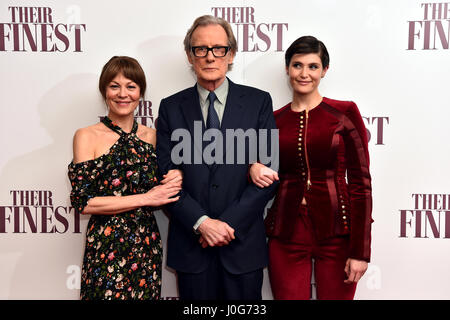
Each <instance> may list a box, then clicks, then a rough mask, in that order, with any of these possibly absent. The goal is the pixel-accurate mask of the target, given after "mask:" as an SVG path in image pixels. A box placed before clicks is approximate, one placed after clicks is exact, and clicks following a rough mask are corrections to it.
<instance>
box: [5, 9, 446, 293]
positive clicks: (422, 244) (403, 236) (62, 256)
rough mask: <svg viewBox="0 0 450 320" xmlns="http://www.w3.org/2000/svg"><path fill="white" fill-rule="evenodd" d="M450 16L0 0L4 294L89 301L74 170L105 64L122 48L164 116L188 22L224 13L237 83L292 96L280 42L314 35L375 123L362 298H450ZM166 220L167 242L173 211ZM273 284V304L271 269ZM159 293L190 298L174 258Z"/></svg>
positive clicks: (331, 88)
mask: <svg viewBox="0 0 450 320" xmlns="http://www.w3.org/2000/svg"><path fill="white" fill-rule="evenodd" d="M35 6H38V7H39V8H35ZM30 7H33V8H34V9H30ZM243 7H245V9H239V8H243ZM233 8H235V9H233ZM236 8H238V9H236ZM449 10H450V4H448V5H447V4H446V3H442V4H439V2H438V3H436V4H434V5H431V4H430V5H428V4H423V3H422V1H420V0H401V1H387V0H376V1H375V0H364V1H361V0H344V1H336V0H315V1H306V0H305V1H299V0H284V1H278V2H276V3H275V2H273V1H261V0H259V1H257V0H253V1H251V0H248V1H244V0H241V1H236V0H220V1H219V0H202V1H181V0H173V1H139V0H129V1H126V2H119V1H117V2H112V1H103V0H102V1H88V0H77V1H68V0H65V1H56V0H53V1H51V0H46V1H39V2H36V1H24V0H22V1H18V0H17V1H15V0H2V1H1V2H0V70H1V73H0V90H1V91H0V92H1V102H0V106H1V107H0V143H1V144H0V150H1V152H0V274H1V275H2V277H1V280H0V299H78V296H79V287H80V283H79V281H80V279H79V278H80V267H81V260H82V254H83V250H84V234H85V228H86V224H87V221H88V217H85V216H83V217H77V216H75V215H74V213H73V209H72V208H71V207H70V201H69V197H68V195H69V192H70V185H69V181H68V178H67V164H68V163H69V162H70V161H71V157H72V137H73V133H74V132H75V130H76V129H77V128H80V127H84V126H87V125H90V124H93V123H95V122H97V121H98V119H99V116H102V115H104V114H105V112H106V109H105V106H104V104H103V102H102V99H101V97H100V94H99V93H98V89H97V81H98V77H99V74H100V71H101V68H102V66H103V65H104V64H105V63H106V61H108V59H109V58H110V57H111V56H113V55H129V56H132V57H135V58H137V59H138V60H139V61H140V63H141V64H142V66H143V68H144V70H145V73H146V75H147V79H148V83H149V88H148V93H147V95H146V97H145V100H146V103H145V105H143V106H142V108H141V110H140V111H139V114H138V116H140V118H139V119H140V120H141V121H143V122H145V121H146V123H147V125H149V126H152V123H153V120H154V119H156V116H157V113H158V106H159V102H160V100H161V99H162V98H164V97H166V96H168V95H171V94H173V93H175V92H177V91H179V90H181V89H184V88H186V87H188V86H192V85H193V84H194V81H195V80H194V77H193V75H192V73H191V71H190V69H189V64H188V62H187V59H186V57H185V54H184V52H183V45H182V41H183V38H184V35H185V32H186V31H187V29H188V28H189V26H190V25H191V24H192V22H193V20H194V19H195V18H196V17H198V16H200V15H203V14H216V15H219V16H221V15H222V14H223V13H224V12H225V13H228V12H229V14H227V15H226V16H225V18H227V19H228V20H230V22H231V24H232V26H233V28H234V30H235V33H236V35H237V38H238V46H239V51H238V53H237V57H236V59H235V63H234V69H233V71H231V72H229V74H228V76H229V77H230V78H231V79H232V80H233V81H235V82H237V83H242V84H246V85H251V86H255V87H258V88H261V89H263V90H266V91H269V92H270V93H271V95H272V98H273V103H274V109H275V110H276V109H278V108H280V107H282V106H284V105H285V104H286V103H288V102H289V101H290V98H291V91H290V88H289V86H288V80H287V78H286V75H285V71H284V50H286V49H287V47H288V46H289V44H290V43H291V42H292V41H293V40H295V39H296V38H298V37H299V36H302V35H314V36H316V37H317V38H319V39H320V40H322V41H323V42H324V43H325V44H326V46H327V48H328V51H329V52H330V56H331V62H330V70H329V71H328V73H327V76H326V77H325V79H323V80H322V84H321V89H320V92H321V93H322V95H324V96H326V97H329V98H333V99H340V100H353V101H355V102H356V103H357V105H358V107H359V109H360V111H361V114H362V115H363V117H364V119H365V121H366V126H367V129H368V130H369V132H370V136H371V140H370V143H369V144H370V147H369V148H370V156H371V173H372V177H373V198H374V208H373V218H374V220H375V222H374V224H373V241H372V262H371V263H370V265H369V270H368V272H367V273H366V275H365V276H364V277H363V279H362V280H361V282H360V284H359V286H358V290H357V293H356V298H357V299H449V298H450V290H448V288H449V285H450V274H449V273H448V270H449V267H450V254H449V252H450V250H449V249H450V240H449V238H450V196H449V194H450V183H449V181H450V170H449V166H448V158H449V156H450V151H449V147H448V145H447V140H448V138H450V132H449V131H450V129H449V126H448V124H447V122H448V118H449V116H450V110H449V107H450V102H449V101H450V100H449V98H448V76H449V74H450V63H449V62H450V60H449V58H450V54H449V50H448V47H449V45H448V43H449V36H450V11H449ZM71 25H75V26H71ZM150 105H151V107H150ZM423 195H426V196H423ZM157 220H158V224H159V227H160V231H161V234H162V237H163V241H164V244H165V241H166V238H167V224H168V220H167V218H166V216H165V215H164V214H163V213H161V212H159V213H157ZM263 289H264V292H263V297H264V298H265V299H271V298H272V294H271V291H270V284H269V282H268V278H267V272H266V278H265V282H264V288H263ZM162 295H163V297H164V298H166V299H171V298H173V297H177V296H178V293H177V289H176V283H175V276H174V273H173V272H172V271H171V270H169V269H167V268H166V267H165V268H164V271H163V290H162Z"/></svg>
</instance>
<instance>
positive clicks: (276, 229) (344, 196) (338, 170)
mask: <svg viewBox="0 0 450 320" xmlns="http://www.w3.org/2000/svg"><path fill="white" fill-rule="evenodd" d="M274 116H275V121H276V124H277V127H278V129H279V139H280V171H279V173H280V186H279V189H278V192H277V195H276V197H275V200H274V202H273V205H272V207H271V208H270V209H269V210H268V213H267V217H266V220H265V224H266V231H267V235H268V236H269V237H279V238H282V239H285V240H289V239H290V237H291V236H292V234H293V232H294V229H293V226H294V223H293V221H294V219H295V218H296V215H298V214H299V211H298V210H299V207H300V203H301V200H302V199H303V197H305V198H306V202H307V208H308V210H307V212H308V214H309V215H310V216H311V220H312V224H313V228H314V232H315V235H316V237H317V239H318V240H323V239H326V238H330V237H335V236H342V235H349V236H350V252H349V258H354V259H359V260H365V261H370V242H371V223H372V222H373V220H372V217H371V213H372V187H371V177H370V173H369V152H368V144H367V133H366V128H365V126H364V123H363V120H362V118H361V115H360V113H359V110H358V108H357V106H356V104H355V103H353V102H349V101H338V100H332V99H328V98H323V101H322V102H321V103H320V104H319V105H318V106H317V107H315V108H314V109H312V110H310V111H309V113H308V115H306V113H305V111H303V112H294V111H292V110H291V104H290V103H289V104H288V105H286V106H284V107H283V108H281V109H279V110H277V111H275V112H274ZM305 143H306V145H305ZM308 181H310V183H308Z"/></svg>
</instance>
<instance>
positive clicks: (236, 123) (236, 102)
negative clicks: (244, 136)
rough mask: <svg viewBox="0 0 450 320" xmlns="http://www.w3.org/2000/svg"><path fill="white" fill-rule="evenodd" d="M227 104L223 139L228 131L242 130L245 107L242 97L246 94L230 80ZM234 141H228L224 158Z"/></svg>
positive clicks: (223, 119)
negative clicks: (241, 124)
mask: <svg viewBox="0 0 450 320" xmlns="http://www.w3.org/2000/svg"><path fill="white" fill-rule="evenodd" d="M228 81H229V88H228V96H227V103H226V105H225V111H224V113H223V118H222V124H221V126H220V130H221V131H222V134H223V137H226V129H233V130H235V129H237V128H240V123H241V121H242V116H243V109H242V108H243V105H242V97H243V96H244V92H242V90H241V88H240V87H239V86H237V85H236V84H234V83H233V82H231V80H229V79H228ZM232 142H233V141H228V140H227V141H226V146H225V152H224V156H225V155H226V153H227V150H228V149H229V148H230V146H231V144H232Z"/></svg>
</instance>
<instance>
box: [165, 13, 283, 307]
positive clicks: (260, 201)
mask: <svg viewBox="0 0 450 320" xmlns="http://www.w3.org/2000/svg"><path fill="white" fill-rule="evenodd" d="M184 45H185V51H186V54H187V58H188V60H189V62H190V64H191V65H192V69H193V71H194V72H195V75H196V77H197V83H196V85H194V87H191V88H188V89H185V90H183V91H180V92H178V93H176V94H174V95H172V96H170V97H168V98H165V99H163V100H162V101H161V104H160V107H159V117H158V122H157V144H156V152H157V157H158V166H159V170H160V174H161V175H166V174H167V172H168V171H169V170H171V169H180V170H181V171H182V172H183V189H182V191H181V194H180V199H179V200H178V201H177V202H176V203H174V204H171V205H169V206H167V211H168V212H169V214H170V224H169V235H168V257H167V265H168V266H169V267H171V268H173V269H175V270H176V271H177V277H178V288H179V294H180V298H181V299H183V300H204V299H227V300H238V299H239V300H241V299H244V300H260V299H261V289H262V283H263V268H264V267H265V266H266V265H267V262H268V258H267V245H266V237H265V232H264V224H263V214H264V208H265V206H266V204H267V202H268V201H269V200H270V199H271V198H272V197H273V195H274V193H275V188H276V186H277V185H276V184H274V185H272V186H270V187H269V188H258V187H256V186H255V185H254V184H253V183H251V182H250V180H249V179H248V166H249V164H251V163H253V162H256V161H259V162H264V163H266V164H267V165H271V166H272V168H273V167H274V166H276V164H275V162H277V161H276V160H277V159H274V156H277V155H278V134H277V133H278V132H277V130H276V125H275V121H274V118H273V109H272V99H271V97H270V95H269V94H268V93H267V92H264V91H261V90H258V89H255V88H252V87H248V86H242V85H237V84H234V83H233V82H232V81H231V80H229V79H228V78H227V77H226V73H227V71H228V70H229V67H230V66H231V65H232V62H233V59H234V56H235V54H236V50H237V44H236V40H235V37H234V35H233V31H232V29H231V26H230V25H229V23H228V22H227V21H225V20H223V19H220V18H216V17H213V16H202V17H199V18H197V19H196V20H195V22H194V24H193V25H192V27H191V28H190V29H189V30H188V32H187V34H186V38H185V40H184ZM260 129H267V131H268V133H267V136H262V135H260V134H259V133H260V132H261V131H259V130H260ZM273 129H275V130H273ZM174 132H175V133H176V134H174ZM186 133H187V135H186ZM203 133H204V134H203ZM208 133H209V134H208ZM252 133H253V134H252ZM181 136H183V139H184V140H183V141H181V142H180V141H179V140H178V139H179V138H180V137H181ZM177 137H178V138H177ZM211 137H214V138H211ZM246 139H247V140H246ZM208 140H211V141H212V142H208ZM236 140H237V145H236ZM180 146H187V147H186V148H181V149H180V148H179V147H180ZM265 147H267V149H265ZM261 148H262V149H265V150H266V151H265V152H266V153H267V154H268V152H267V150H269V151H270V150H272V152H271V155H270V156H271V161H267V159H268V158H267V157H263V156H262V155H264V153H261ZM180 150H181V151H180ZM255 150H256V151H257V157H256V158H255V152H252V151H255ZM263 158H264V159H266V160H263ZM180 159H181V160H180ZM276 169H277V168H276ZM169 178H170V177H169ZM166 179H167V175H166Z"/></svg>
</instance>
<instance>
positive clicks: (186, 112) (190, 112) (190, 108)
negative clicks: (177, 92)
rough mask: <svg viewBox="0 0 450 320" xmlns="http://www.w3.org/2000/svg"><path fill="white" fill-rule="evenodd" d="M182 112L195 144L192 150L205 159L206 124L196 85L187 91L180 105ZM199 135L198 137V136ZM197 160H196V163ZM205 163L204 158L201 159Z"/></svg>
mask: <svg viewBox="0 0 450 320" xmlns="http://www.w3.org/2000/svg"><path fill="white" fill-rule="evenodd" d="M180 108H181V112H182V113H183V116H184V118H185V120H186V123H187V125H188V128H189V132H190V133H191V136H192V142H193V144H194V146H193V148H192V152H193V153H197V154H200V155H201V157H203V149H204V143H203V133H204V132H205V123H204V122H203V115H202V111H201V108H200V102H199V96H198V91H197V87H196V85H194V86H193V87H192V88H191V89H190V90H188V91H186V95H185V97H184V100H183V101H182V102H181V105H180ZM195 122H197V125H196V126H194V123H195ZM199 123H201V131H199V128H200V127H199ZM195 128H197V130H195ZM196 134H197V135H199V136H198V137H197V136H196ZM195 160H196V158H194V161H195ZM199 160H201V162H202V163H203V160H202V158H200V159H199Z"/></svg>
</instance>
